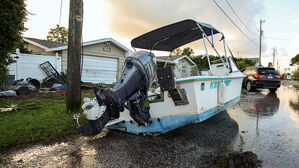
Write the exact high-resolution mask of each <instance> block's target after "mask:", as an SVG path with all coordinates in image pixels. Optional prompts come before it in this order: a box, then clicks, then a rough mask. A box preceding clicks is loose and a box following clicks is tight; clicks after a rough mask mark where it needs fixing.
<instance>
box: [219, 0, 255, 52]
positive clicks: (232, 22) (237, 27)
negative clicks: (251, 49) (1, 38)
mask: <svg viewBox="0 0 299 168" xmlns="http://www.w3.org/2000/svg"><path fill="white" fill-rule="evenodd" d="M213 1H214V3H215V4H216V5H217V7H218V8H219V9H220V10H221V11H222V12H223V13H224V15H225V16H226V17H227V18H228V19H229V20H230V21H231V22H232V24H233V25H234V26H235V27H236V28H238V29H239V30H240V32H241V33H242V34H243V35H244V36H245V37H246V38H247V39H248V40H250V41H251V42H252V43H254V44H255V45H256V46H258V44H257V43H256V42H254V41H253V40H252V39H250V38H249V37H248V36H247V34H246V33H244V32H243V31H242V30H241V29H240V27H239V26H237V25H236V23H235V22H234V21H233V20H232V19H231V18H230V17H229V16H228V15H227V13H226V12H225V11H224V10H223V9H222V8H221V7H220V6H219V4H218V3H217V2H216V1H215V0H213Z"/></svg>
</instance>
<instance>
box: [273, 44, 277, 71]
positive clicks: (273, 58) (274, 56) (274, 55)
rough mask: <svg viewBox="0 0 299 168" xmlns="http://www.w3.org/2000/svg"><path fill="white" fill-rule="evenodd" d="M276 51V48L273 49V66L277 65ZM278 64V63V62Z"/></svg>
mask: <svg viewBox="0 0 299 168" xmlns="http://www.w3.org/2000/svg"><path fill="white" fill-rule="evenodd" d="M275 51H276V49H275V48H274V49H273V68H274V67H275V66H274V65H275ZM277 64H278V62H277Z"/></svg>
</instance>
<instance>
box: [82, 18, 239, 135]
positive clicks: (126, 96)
mask: <svg viewBox="0 0 299 168" xmlns="http://www.w3.org/2000/svg"><path fill="white" fill-rule="evenodd" d="M216 35H221V36H220V38H221V40H222V42H223V46H224V55H225V56H224V57H220V55H219V53H218V51H217V50H216V49H215V47H214V38H215V37H214V36H216ZM209 37H210V38H209ZM195 40H203V42H204V45H205V50H206V57H207V60H208V64H209V71H208V74H207V75H200V73H198V71H197V70H195V71H196V73H193V76H189V77H178V76H179V75H176V74H175V73H174V69H175V67H174V66H167V65H166V64H165V66H164V67H162V68H157V66H156V64H155V62H154V60H155V58H154V57H155V56H154V55H153V53H152V50H158V51H169V52H172V51H173V50H174V49H176V48H178V47H180V46H183V45H185V44H187V43H190V42H193V41H195ZM208 44H209V45H210V46H211V47H212V48H213V49H214V51H215V52H216V54H218V55H219V58H220V59H219V60H217V61H215V62H212V61H210V59H209V52H208V50H207V48H208V47H207V45H208ZM131 45H132V47H133V48H140V49H146V50H149V52H146V51H138V52H136V53H134V54H133V55H132V56H130V57H128V58H127V62H126V65H125V68H124V70H123V75H122V77H121V79H120V81H119V83H118V84H117V85H116V86H115V87H114V88H113V89H108V90H107V89H106V90H103V89H95V93H96V97H97V100H95V99H94V100H91V99H89V100H88V99H87V100H86V102H85V104H84V105H83V109H84V113H85V114H86V115H87V118H88V120H89V122H88V123H87V124H85V125H83V126H81V127H79V132H80V133H83V134H96V133H99V132H100V131H101V129H102V128H103V127H104V126H106V127H109V128H111V129H118V130H122V131H125V132H129V133H134V134H150V135H159V134H161V133H166V132H168V131H171V130H173V129H176V128H179V127H182V126H185V125H187V124H191V123H199V122H202V121H204V120H206V119H208V118H210V117H212V116H214V115H216V114H217V113H219V112H221V111H224V110H225V109H226V108H228V107H230V106H232V105H234V104H235V103H237V102H238V101H239V100H240V94H241V87H242V80H243V78H244V77H245V76H244V75H243V74H242V73H241V72H240V71H239V69H238V68H237V66H236V65H235V63H234V61H233V59H232V57H228V56H227V54H226V50H227V47H226V43H225V38H224V35H223V33H221V32H220V31H218V30H217V29H216V28H214V27H213V26H211V25H209V24H206V23H201V22H196V21H194V20H184V21H181V22H177V23H174V24H170V25H167V26H164V27H161V28H158V29H156V30H153V31H151V32H148V33H146V34H144V35H141V36H139V37H137V38H135V39H133V40H132V42H131ZM228 50H229V49H228ZM229 51H230V50H229ZM230 53H231V52H230ZM170 58H171V55H170ZM134 61H136V62H134ZM178 71H179V70H178ZM155 80H156V81H157V83H158V84H159V87H158V89H156V90H155V91H149V87H150V86H151V84H152V83H153V82H154V81H155Z"/></svg>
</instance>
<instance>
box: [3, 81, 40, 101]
mask: <svg viewBox="0 0 299 168" xmlns="http://www.w3.org/2000/svg"><path fill="white" fill-rule="evenodd" d="M40 88H41V84H40V82H39V81H38V80H36V79H33V78H27V79H26V80H24V79H20V80H16V81H14V82H13V83H11V84H10V85H5V86H3V87H2V89H3V90H4V91H2V92H0V97H10V96H19V95H28V94H29V93H30V92H35V91H38V90H40Z"/></svg>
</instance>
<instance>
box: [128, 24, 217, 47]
mask: <svg viewBox="0 0 299 168" xmlns="http://www.w3.org/2000/svg"><path fill="white" fill-rule="evenodd" d="M198 26H201V28H202V29H203V31H204V32H205V34H206V35H207V36H210V35H212V34H217V33H220V32H219V31H218V30H217V29H216V28H214V27H213V26H212V25H210V24H206V23H202V22H196V21H194V20H190V19H188V20H183V21H180V22H177V23H173V24H170V25H167V26H164V27H161V28H158V29H156V30H153V31H150V32H148V33H145V34H143V35H141V36H139V37H136V38H135V39H133V40H132V41H131V46H132V47H134V48H142V49H148V50H159V51H173V50H174V49H176V48H178V47H180V46H183V45H185V44H187V43H190V42H193V41H195V40H198V39H201V38H202V32H201V30H200V28H199V27H198Z"/></svg>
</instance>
